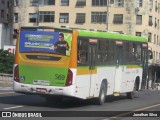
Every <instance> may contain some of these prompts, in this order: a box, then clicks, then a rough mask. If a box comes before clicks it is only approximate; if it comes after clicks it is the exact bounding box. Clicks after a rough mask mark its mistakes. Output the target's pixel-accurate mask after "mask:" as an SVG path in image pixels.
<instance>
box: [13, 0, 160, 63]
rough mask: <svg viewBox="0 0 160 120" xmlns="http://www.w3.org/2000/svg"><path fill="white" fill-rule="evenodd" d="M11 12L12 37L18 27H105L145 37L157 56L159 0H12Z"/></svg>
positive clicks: (158, 57) (159, 21)
mask: <svg viewBox="0 0 160 120" xmlns="http://www.w3.org/2000/svg"><path fill="white" fill-rule="evenodd" d="M108 3H109V4H108ZM13 14H14V24H13V28H14V30H13V38H14V39H15V36H16V34H17V29H18V28H19V27H20V26H37V25H38V26H55V27H61V26H69V27H75V28H85V29H97V30H108V31H114V32H120V33H124V34H130V35H137V36H143V37H146V38H147V39H148V42H149V48H150V49H151V50H152V51H153V53H154V60H155V61H156V60H158V59H160V0H109V2H108V0H72V1H71V0H14V13H13ZM15 42H16V39H15V40H14V41H13V44H15Z"/></svg>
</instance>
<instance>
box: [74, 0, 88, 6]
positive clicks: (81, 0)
mask: <svg viewBox="0 0 160 120" xmlns="http://www.w3.org/2000/svg"><path fill="white" fill-rule="evenodd" d="M76 6H86V0H77V2H76Z"/></svg>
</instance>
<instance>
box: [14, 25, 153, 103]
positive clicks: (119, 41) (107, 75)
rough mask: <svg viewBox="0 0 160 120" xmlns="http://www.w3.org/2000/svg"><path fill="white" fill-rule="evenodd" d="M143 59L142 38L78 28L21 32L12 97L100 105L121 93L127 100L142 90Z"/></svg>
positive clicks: (145, 51)
mask: <svg viewBox="0 0 160 120" xmlns="http://www.w3.org/2000/svg"><path fill="white" fill-rule="evenodd" d="M62 39H63V40H62ZM58 47H59V48H58ZM58 49H59V50H58ZM62 51H63V52H62ZM148 53H149V52H148V44H147V39H146V38H143V37H138V36H131V35H126V34H119V33H115V32H107V31H98V30H86V29H78V28H52V27H21V28H20V30H19V34H18V40H17V44H16V53H15V61H14V67H13V79H14V80H13V81H14V91H15V92H18V93H22V94H35V95H40V96H43V97H45V99H46V100H47V101H49V102H56V101H59V102H60V101H62V100H63V98H64V97H69V98H80V99H92V98H93V99H94V100H95V101H96V103H97V104H100V105H102V104H104V102H105V99H106V96H108V95H114V96H119V95H121V93H125V94H126V97H127V98H130V99H132V98H134V96H135V92H137V91H138V90H142V89H144V88H145V85H146V80H147V76H148V59H149V57H150V56H149V55H148Z"/></svg>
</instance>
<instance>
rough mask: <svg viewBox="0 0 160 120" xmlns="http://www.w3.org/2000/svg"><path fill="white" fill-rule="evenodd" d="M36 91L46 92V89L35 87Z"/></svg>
mask: <svg viewBox="0 0 160 120" xmlns="http://www.w3.org/2000/svg"><path fill="white" fill-rule="evenodd" d="M36 92H37V93H46V92H47V89H45V88H37V89H36Z"/></svg>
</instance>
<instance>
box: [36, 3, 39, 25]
mask: <svg viewBox="0 0 160 120" xmlns="http://www.w3.org/2000/svg"><path fill="white" fill-rule="evenodd" d="M36 7H37V12H36V13H37V19H36V25H37V26H39V1H37V4H36Z"/></svg>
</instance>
